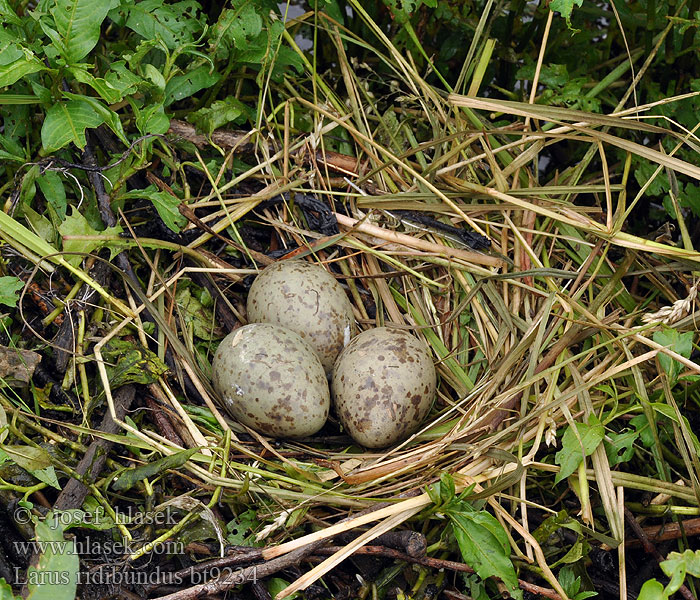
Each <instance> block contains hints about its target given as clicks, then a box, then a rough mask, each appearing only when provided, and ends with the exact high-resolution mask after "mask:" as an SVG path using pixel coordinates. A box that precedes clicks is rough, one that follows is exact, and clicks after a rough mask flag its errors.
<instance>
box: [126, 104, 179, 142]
mask: <svg viewBox="0 0 700 600" xmlns="http://www.w3.org/2000/svg"><path fill="white" fill-rule="evenodd" d="M131 106H132V108H133V109H134V112H135V113H136V127H138V130H139V132H141V135H146V134H148V133H160V134H164V133H166V132H167V131H168V129H169V128H170V119H168V117H167V116H166V114H165V109H164V108H163V105H162V104H150V105H148V106H147V107H146V108H144V109H143V110H139V109H138V108H136V107H135V105H134V103H133V102H132V103H131Z"/></svg>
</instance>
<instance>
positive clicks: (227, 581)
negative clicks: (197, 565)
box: [155, 542, 323, 600]
mask: <svg viewBox="0 0 700 600" xmlns="http://www.w3.org/2000/svg"><path fill="white" fill-rule="evenodd" d="M322 544H323V542H316V543H315V544H309V545H308V546H306V547H304V548H299V549H298V550H294V552H290V553H289V554H287V555H285V556H281V557H279V558H275V559H272V560H269V561H267V562H265V563H262V564H257V565H252V566H250V567H246V568H245V569H241V570H240V571H236V572H233V573H230V574H229V575H227V576H225V577H219V578H217V579H215V580H214V581H209V582H207V583H202V584H200V585H195V586H192V587H189V588H187V589H184V590H180V591H177V592H175V593H173V594H168V595H167V596H159V597H158V598H155V600H196V599H197V598H202V597H205V596H209V595H213V594H218V593H220V592H225V591H227V590H230V589H231V588H233V587H236V586H237V585H241V584H243V583H246V582H250V581H257V580H259V579H263V578H265V577H269V576H270V575H274V574H275V573H277V572H278V571H281V570H282V569H286V568H287V567H291V566H292V565H296V564H298V563H299V562H300V561H301V560H302V559H303V558H305V557H306V556H308V555H309V554H311V553H312V552H314V551H315V550H317V549H318V548H319V547H320V546H321V545H322Z"/></svg>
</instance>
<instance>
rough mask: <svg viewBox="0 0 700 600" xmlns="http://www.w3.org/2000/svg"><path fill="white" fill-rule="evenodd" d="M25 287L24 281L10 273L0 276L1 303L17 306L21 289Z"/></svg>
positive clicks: (12, 306)
mask: <svg viewBox="0 0 700 600" xmlns="http://www.w3.org/2000/svg"><path fill="white" fill-rule="evenodd" d="M23 287H24V281H22V280H21V279H19V278H18V277H14V276H12V275H8V276H6V277H0V304H4V305H5V306H9V307H11V308H14V307H15V306H17V300H18V299H19V298H18V293H19V291H20V290H21V289H22V288H23Z"/></svg>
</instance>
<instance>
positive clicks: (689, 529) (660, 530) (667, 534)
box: [625, 518, 700, 546]
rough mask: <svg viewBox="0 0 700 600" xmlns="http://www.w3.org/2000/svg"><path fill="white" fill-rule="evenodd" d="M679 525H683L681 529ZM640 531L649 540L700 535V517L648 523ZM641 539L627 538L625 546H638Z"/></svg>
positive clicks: (658, 540)
mask: <svg viewBox="0 0 700 600" xmlns="http://www.w3.org/2000/svg"><path fill="white" fill-rule="evenodd" d="M681 526H682V527H683V528H682V529H681ZM642 531H643V532H644V535H646V536H647V538H648V540H649V541H650V542H666V541H668V540H677V539H678V538H680V537H681V536H683V535H685V536H687V537H692V536H694V535H700V518H696V519H687V520H686V521H683V522H682V523H664V524H663V525H650V526H649V527H643V528H642ZM640 545H642V540H641V539H638V540H627V541H625V546H640Z"/></svg>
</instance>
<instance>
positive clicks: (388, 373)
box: [331, 327, 436, 448]
mask: <svg viewBox="0 0 700 600" xmlns="http://www.w3.org/2000/svg"><path fill="white" fill-rule="evenodd" d="M435 385H436V381H435V367H434V366H433V361H432V359H431V356H430V352H429V350H428V347H427V346H426V345H425V344H424V343H423V342H422V341H420V340H419V339H417V338H415V337H413V336H412V335H411V334H410V333H408V332H406V331H404V330H399V329H388V328H386V327H378V328H376V329H369V330H367V331H365V332H363V333H361V334H359V335H358V336H357V337H355V338H353V340H352V341H351V342H350V344H348V346H347V347H346V348H345V350H343V352H342V353H341V354H340V356H338V359H337V360H336V363H335V366H334V367H333V377H332V380H331V390H332V394H333V402H334V406H335V411H336V413H337V415H338V418H339V419H340V422H341V423H342V424H343V427H345V429H346V430H347V432H348V433H349V434H350V435H351V436H352V438H353V439H354V440H355V441H356V442H358V443H359V444H362V445H363V446H366V447H367V448H384V447H386V446H389V445H391V444H394V443H396V442H398V441H400V440H403V439H405V438H406V437H408V436H409V435H410V434H412V433H413V432H415V431H416V429H418V427H419V426H420V424H421V422H422V421H423V419H425V417H426V416H427V414H428V412H429V411H430V407H431V406H432V404H433V399H434V397H435Z"/></svg>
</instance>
